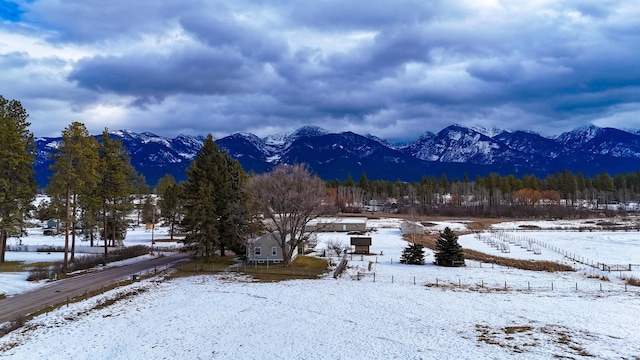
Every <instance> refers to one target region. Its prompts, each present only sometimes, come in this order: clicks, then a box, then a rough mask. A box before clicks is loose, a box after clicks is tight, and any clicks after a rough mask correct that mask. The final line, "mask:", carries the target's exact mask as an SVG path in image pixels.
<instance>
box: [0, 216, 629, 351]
mask: <svg viewBox="0 0 640 360" xmlns="http://www.w3.org/2000/svg"><path fill="white" fill-rule="evenodd" d="M369 226H370V227H373V228H374V229H373V231H372V232H371V233H370V235H371V237H372V242H373V243H372V247H371V252H373V253H376V254H377V255H374V256H362V257H361V256H359V255H354V256H353V259H352V260H351V261H350V262H349V267H348V269H347V272H346V274H344V275H343V276H342V277H341V278H339V279H334V278H333V277H331V276H330V275H328V276H326V277H325V278H322V279H319V280H297V281H287V282H281V283H254V282H252V281H251V279H248V278H245V277H242V276H239V275H237V274H235V273H228V274H220V275H217V276H198V277H191V278H183V279H177V280H172V281H165V282H156V281H154V280H146V281H142V282H139V283H134V284H132V285H130V286H127V287H123V288H120V289H118V290H114V291H112V292H110V293H106V294H104V295H102V296H99V297H96V298H93V299H91V300H88V301H84V302H81V303H77V304H74V305H71V306H69V307H68V308H66V307H65V308H61V309H58V310H56V311H53V312H51V313H49V314H48V315H43V316H40V317H38V318H36V319H34V320H32V321H31V322H30V324H29V325H30V326H28V327H25V328H22V329H20V330H18V331H15V332H13V333H10V334H9V335H7V336H5V337H3V338H0V357H4V358H11V359H43V358H74V359H93V358H110V359H149V358H153V359H176V358H194V359H214V358H219V359H228V358H242V359H265V358H266V359H280V358H291V359H356V358H358V359H360V358H369V359H388V358H395V359H432V358H441V359H478V358H491V359H507V358H512V357H514V356H516V358H522V359H547V358H553V357H558V358H582V357H591V358H598V359H604V358H607V359H610V358H626V359H632V358H637V357H638V356H640V333H639V332H638V331H637V330H638V329H640V319H639V318H638V317H637V316H634V315H632V314H636V313H637V312H638V311H640V289H638V288H629V289H628V290H627V291H625V288H624V286H623V283H622V281H621V280H619V279H618V278H617V277H616V276H615V274H611V273H606V275H607V276H609V277H610V278H611V281H601V280H598V279H595V278H593V277H590V276H588V275H590V274H594V273H595V274H598V275H599V274H605V273H604V272H598V270H596V269H593V268H591V267H589V266H583V265H580V264H577V265H576V267H577V270H578V271H576V272H570V273H557V274H552V273H542V272H529V271H522V270H515V269H508V268H503V267H498V266H484V265H483V266H482V267H480V266H479V264H469V266H467V267H465V268H441V267H436V266H434V265H432V264H431V261H432V260H433V254H432V253H431V252H430V251H429V250H427V251H426V253H427V263H428V264H427V265H424V266H415V265H403V264H399V263H398V259H399V256H400V253H401V251H402V249H403V248H404V246H406V242H405V241H404V240H402V238H401V234H400V230H399V222H398V221H397V220H393V219H381V220H376V221H370V222H369ZM444 226H450V227H452V228H453V229H454V230H462V229H463V228H464V223H463V222H439V223H437V225H436V228H434V229H432V230H440V229H441V228H444ZM505 231H506V230H505ZM554 234H555V236H554ZM517 235H518V236H522V235H523V234H522V233H521V232H517ZM569 235H571V236H569ZM573 235H576V236H579V235H581V233H577V232H576V233H575V234H574V233H567V232H544V231H541V232H540V233H539V234H538V233H533V232H528V233H527V234H526V236H530V237H533V236H536V237H539V238H540V240H542V241H548V242H551V241H560V240H556V239H558V238H563V239H564V240H562V241H565V242H563V243H560V242H557V243H556V245H558V246H560V245H562V246H566V247H567V248H566V249H565V250H567V251H574V252H582V251H584V253H585V254H584V255H585V256H589V255H590V256H591V257H592V258H594V260H596V258H598V260H599V259H600V258H601V259H602V260H606V259H610V260H611V261H614V260H617V259H622V258H620V257H618V256H619V255H614V254H611V253H616V250H615V246H613V245H612V244H610V243H609V241H610V240H608V239H613V241H614V244H615V243H617V242H622V243H625V244H628V246H629V247H628V248H625V251H624V253H625V254H626V256H629V258H628V260H629V261H631V262H634V263H638V262H639V261H638V254H639V252H640V251H639V250H640V241H639V240H634V239H637V237H636V238H634V237H633V236H634V235H637V234H634V233H628V237H624V238H623V235H624V233H620V234H618V233H602V237H599V236H598V235H600V234H599V233H588V234H587V233H582V235H583V236H585V235H590V236H593V237H592V238H589V237H585V238H584V240H579V238H578V237H576V238H573V237H572V236H573ZM487 236H488V233H487ZM514 236H515V235H514ZM545 236H549V237H545ZM348 238H349V237H348V236H347V235H345V234H340V233H327V234H321V235H320V238H319V244H318V250H319V251H322V250H323V248H324V247H325V246H326V245H325V244H326V243H327V242H328V241H332V242H340V241H343V242H344V243H345V244H348ZM140 241H143V240H140ZM591 241H593V244H591V245H584V247H581V248H577V247H576V248H573V247H570V246H571V244H584V242H591ZM460 243H461V244H463V246H466V247H473V248H477V249H479V250H485V251H487V252H489V251H493V250H495V251H496V255H498V253H500V254H501V255H507V256H514V257H525V256H531V257H534V258H541V259H543V258H556V259H559V261H568V260H567V259H563V257H562V256H561V255H558V254H557V253H555V252H552V251H547V250H545V249H542V252H541V253H540V254H538V255H535V254H532V252H531V251H527V250H525V249H522V248H518V249H516V247H515V246H513V247H512V249H511V250H512V251H511V252H510V253H508V254H504V253H501V252H499V251H497V250H496V249H495V248H492V247H490V246H488V245H487V244H486V243H485V242H483V241H480V240H479V239H478V238H477V237H476V236H475V235H465V236H462V237H461V238H460ZM591 246H593V247H598V248H600V247H602V248H603V249H602V250H601V252H599V253H595V252H589V251H588V249H589V248H590V247H591ZM492 249H493V250H492ZM606 249H609V250H608V251H605V250H606ZM325 250H326V249H325ZM596 254H597V255H598V256H596ZM625 259H626V258H625ZM334 260H337V258H335V259H334ZM374 273H375V277H374V275H373V274H374ZM633 273H634V274H635V275H638V272H635V271H634V272H633ZM357 279H360V280H357ZM0 281H3V280H2V278H0ZM13 282H14V280H6V281H4V282H0V286H5V285H6V284H8V283H13ZM0 288H1V287H0ZM131 292H137V293H138V295H136V296H130V297H125V298H124V299H122V300H120V301H118V302H116V303H115V304H113V305H111V306H109V307H106V308H101V309H94V310H91V309H92V308H94V307H95V306H96V305H97V304H99V303H100V302H104V301H105V300H106V299H108V298H115V297H118V295H117V294H126V293H131Z"/></svg>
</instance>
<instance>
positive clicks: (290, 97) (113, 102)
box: [0, 0, 640, 140]
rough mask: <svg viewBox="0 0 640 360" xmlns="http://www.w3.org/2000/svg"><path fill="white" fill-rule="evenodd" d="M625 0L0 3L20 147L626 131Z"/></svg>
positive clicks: (633, 104)
mask: <svg viewBox="0 0 640 360" xmlns="http://www.w3.org/2000/svg"><path fill="white" fill-rule="evenodd" d="M639 19H640V6H639V4H638V1H637V0H629V1H624V0H621V1H612V0H597V1H596V0H592V1H579V0H563V1H556V0H549V1H546V0H522V1H516V0H514V1H509V0H504V1H491V0H486V1H481V0H467V1H450V0H442V1H437V0H436V1H426V0H388V1H386V0H384V1H383V0H380V1H371V0H349V1H344V0H308V1H275V0H273V1H271V0H228V1H225V0H220V1H215V0H212V1H208V0H190V1H182V0H166V1H160V0H136V1H124V0H113V1H103V0H13V1H9V0H0V95H2V96H4V97H5V98H7V99H16V100H19V101H21V102H22V104H23V106H24V107H25V108H26V110H27V111H28V112H29V114H30V118H29V120H30V122H31V124H32V126H31V131H32V132H33V133H34V134H35V135H36V136H59V135H60V132H61V131H62V130H63V129H64V128H65V127H66V126H67V125H69V124H70V123H71V122H72V121H80V122H83V123H84V124H85V125H86V126H87V128H88V129H89V131H90V132H91V133H96V134H97V133H100V132H101V131H102V130H103V129H104V128H105V127H106V128H108V129H109V130H117V129H128V130H132V131H136V132H142V131H150V132H153V133H156V134H158V135H163V136H168V137H174V136H176V135H178V134H190V135H206V134H207V133H211V134H213V136H214V137H216V138H219V137H222V136H226V135H229V134H231V133H234V132H251V133H254V134H256V135H259V136H266V135H269V134H274V133H280V132H289V131H292V130H295V129H297V128H299V127H301V126H303V125H318V126H321V127H324V128H327V129H329V130H331V131H334V132H339V131H354V132H357V133H360V134H367V133H370V134H374V135H377V136H380V137H383V138H386V139H390V140H414V139H416V138H417V137H418V136H419V135H420V134H421V133H423V132H425V131H432V132H437V131H439V130H441V129H443V128H444V127H446V126H449V125H452V124H461V125H466V126H481V127H486V128H492V127H497V128H506V129H513V130H516V129H522V130H525V129H526V130H532V131H536V132H538V133H540V134H542V135H545V136H553V135H558V134H560V133H561V132H563V131H567V130H571V129H573V128H576V127H579V126H584V125H589V124H594V125H597V126H602V127H605V126H611V127H618V128H634V129H638V128H640V46H639V44H640V20H639Z"/></svg>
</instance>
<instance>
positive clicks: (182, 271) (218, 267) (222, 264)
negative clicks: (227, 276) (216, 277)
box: [169, 256, 236, 278]
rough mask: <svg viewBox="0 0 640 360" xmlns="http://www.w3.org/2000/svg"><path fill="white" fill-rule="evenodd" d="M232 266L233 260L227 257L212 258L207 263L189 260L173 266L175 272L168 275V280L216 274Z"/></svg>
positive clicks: (200, 260)
mask: <svg viewBox="0 0 640 360" xmlns="http://www.w3.org/2000/svg"><path fill="white" fill-rule="evenodd" d="M234 264H236V260H235V258H234V257H228V256H224V257H222V256H214V257H212V258H210V259H208V260H207V261H203V260H202V259H191V260H190V261H188V262H184V263H181V264H179V265H177V266H175V267H174V269H175V271H174V272H172V273H171V274H170V275H169V278H177V277H184V276H193V275H202V274H216V273H219V272H222V271H225V270H227V269H228V268H229V267H230V266H232V265H234Z"/></svg>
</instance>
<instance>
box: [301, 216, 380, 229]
mask: <svg viewBox="0 0 640 360" xmlns="http://www.w3.org/2000/svg"><path fill="white" fill-rule="evenodd" d="M333 231H335V232H365V231H367V218H365V217H341V218H328V217H326V218H325V217H321V218H317V219H314V220H311V221H309V223H308V224H307V226H305V232H333Z"/></svg>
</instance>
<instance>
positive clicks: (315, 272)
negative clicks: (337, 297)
mask: <svg viewBox="0 0 640 360" xmlns="http://www.w3.org/2000/svg"><path fill="white" fill-rule="evenodd" d="M328 265H329V264H328V263H327V261H326V260H324V259H320V258H316V257H313V256H298V257H297V258H296V259H295V260H294V261H293V263H292V264H291V265H290V266H289V267H287V268H285V267H284V265H282V264H269V266H267V265H266V264H259V265H246V266H242V267H238V268H237V270H238V271H239V272H242V273H245V274H247V275H250V276H251V277H252V278H253V279H255V280H257V281H260V282H276V281H286V280H295V279H317V278H318V277H319V276H321V275H323V274H325V273H326V272H327V268H328Z"/></svg>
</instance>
